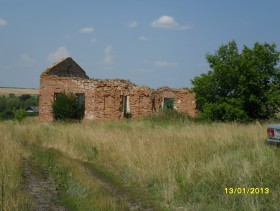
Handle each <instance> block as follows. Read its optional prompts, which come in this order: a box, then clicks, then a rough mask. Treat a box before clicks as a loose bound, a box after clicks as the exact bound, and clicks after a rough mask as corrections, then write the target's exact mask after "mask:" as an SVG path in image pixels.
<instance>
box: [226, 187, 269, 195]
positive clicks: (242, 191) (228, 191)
mask: <svg viewBox="0 0 280 211" xmlns="http://www.w3.org/2000/svg"><path fill="white" fill-rule="evenodd" d="M225 194H252V195H258V194H269V188H225Z"/></svg>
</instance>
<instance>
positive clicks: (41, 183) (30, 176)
mask: <svg viewBox="0 0 280 211" xmlns="http://www.w3.org/2000/svg"><path fill="white" fill-rule="evenodd" d="M23 171H24V176H25V178H26V186H27V187H26V188H27V191H28V192H29V194H30V196H31V200H32V208H33V209H32V210H36V211H47V210H48V211H65V210H66V209H65V208H64V207H62V206H60V205H58V204H57V200H58V196H57V191H56V186H55V183H54V181H53V180H52V178H51V177H48V178H39V177H38V176H36V174H35V172H34V170H33V169H32V168H31V166H30V164H29V163H28V161H27V160H23Z"/></svg>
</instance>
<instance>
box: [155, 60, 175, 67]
mask: <svg viewBox="0 0 280 211" xmlns="http://www.w3.org/2000/svg"><path fill="white" fill-rule="evenodd" d="M154 66H156V67H164V68H172V67H173V68H174V67H178V66H179V64H178V63H177V62H169V61H163V60H157V61H155V62H154Z"/></svg>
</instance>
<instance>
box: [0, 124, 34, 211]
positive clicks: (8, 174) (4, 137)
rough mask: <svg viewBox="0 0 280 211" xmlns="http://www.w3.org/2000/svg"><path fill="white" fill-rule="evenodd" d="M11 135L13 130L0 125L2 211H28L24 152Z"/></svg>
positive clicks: (0, 202) (0, 195)
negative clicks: (24, 176) (24, 179)
mask: <svg viewBox="0 0 280 211" xmlns="http://www.w3.org/2000/svg"><path fill="white" fill-rule="evenodd" d="M7 130H9V132H7ZM15 132H16V131H15ZM10 135H13V128H11V129H10V128H9V127H8V128H7V125H5V124H2V123H0V209H1V211H4V210H28V209H29V204H30V203H29V202H30V201H29V198H28V196H27V195H26V194H25V191H24V182H23V170H22V155H23V154H24V151H23V149H22V147H21V144H20V143H19V142H17V141H15V140H14V139H13V138H12V137H11V136H10Z"/></svg>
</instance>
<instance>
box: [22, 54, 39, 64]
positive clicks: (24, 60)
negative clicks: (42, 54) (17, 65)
mask: <svg viewBox="0 0 280 211" xmlns="http://www.w3.org/2000/svg"><path fill="white" fill-rule="evenodd" d="M20 62H21V63H24V64H26V65H34V64H35V63H36V61H35V60H34V59H32V58H31V57H30V56H29V55H28V54H25V53H24V54H21V55H20Z"/></svg>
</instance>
